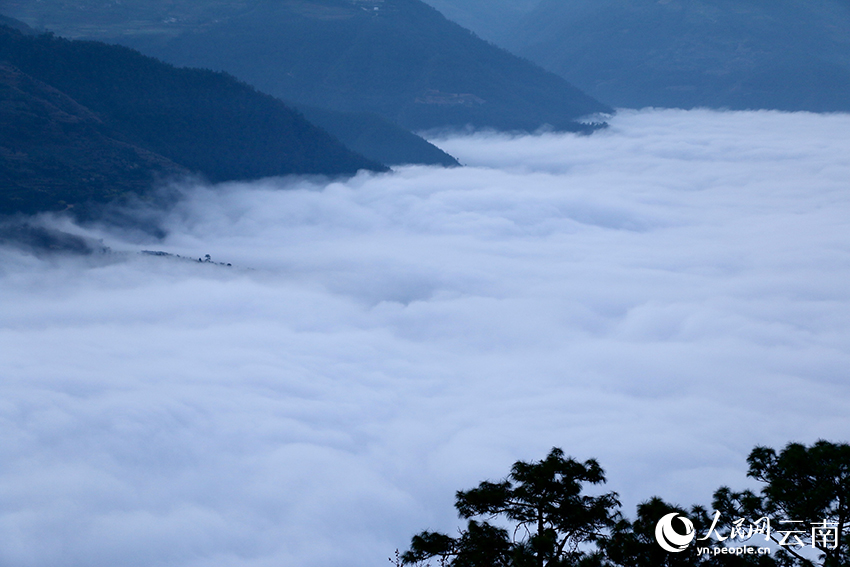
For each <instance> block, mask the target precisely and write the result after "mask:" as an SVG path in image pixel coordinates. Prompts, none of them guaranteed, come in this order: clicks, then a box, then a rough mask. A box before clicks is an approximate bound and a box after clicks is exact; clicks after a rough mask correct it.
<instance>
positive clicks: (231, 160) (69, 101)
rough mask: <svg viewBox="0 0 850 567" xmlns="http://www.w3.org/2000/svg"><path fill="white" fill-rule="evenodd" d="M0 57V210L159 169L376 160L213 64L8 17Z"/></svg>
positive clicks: (105, 194)
mask: <svg viewBox="0 0 850 567" xmlns="http://www.w3.org/2000/svg"><path fill="white" fill-rule="evenodd" d="M0 62H2V63H3V67H2V74H0V94H2V98H0V103H2V104H0V119H2V125H3V129H2V133H1V134H0V159H2V162H3V173H2V175H3V195H2V197H0V199H2V200H3V212H13V211H16V210H18V211H32V210H45V209H56V208H60V207H63V206H65V205H66V204H72V203H80V202H86V201H91V200H95V201H98V200H100V201H102V200H108V199H110V198H112V197H114V196H116V195H119V194H122V193H125V192H140V191H142V190H143V189H144V188H146V187H149V186H150V183H151V181H152V180H153V178H154V177H156V176H160V175H175V174H181V173H183V174H185V173H188V172H193V173H199V174H201V175H203V176H205V177H206V178H208V179H209V180H211V181H226V180H236V179H254V178H259V177H267V176H274V175H285V174H325V175H341V174H353V173H355V172H356V171H357V170H359V169H371V170H375V171H382V170H385V169H386V168H385V167H384V166H383V165H381V164H378V163H376V162H373V161H370V160H367V159H366V158H364V157H362V156H360V155H358V154H355V153H353V152H351V151H350V150H349V149H347V148H346V147H345V146H343V144H342V143H341V142H339V141H338V140H336V139H335V138H333V137H331V136H330V135H329V134H327V133H326V132H325V131H324V130H321V129H320V128H317V127H316V126H313V125H312V124H310V123H309V122H308V121H307V120H306V119H305V118H304V117H303V116H302V115H301V114H300V113H299V112H297V111H294V110H292V109H290V108H289V107H287V106H286V105H284V104H283V103H282V102H280V101H279V100H277V99H275V98H273V97H271V96H268V95H264V94H261V93H258V92H257V91H255V90H254V89H253V88H252V87H250V86H248V85H245V84H243V83H240V82H238V81H237V80H235V79H234V78H232V77H230V76H228V75H225V74H223V73H216V72H213V71H204V70H195V69H177V68H175V67H173V66H171V65H167V64H165V63H162V62H160V61H157V60H155V59H153V58H150V57H146V56H143V55H141V54H139V53H137V52H135V51H133V50H131V49H128V48H126V47H120V46H114V45H107V44H104V43H99V42H90V41H70V40H66V39H60V38H56V37H52V36H49V35H38V36H33V35H24V34H23V33H21V32H20V31H18V30H15V29H12V28H9V27H6V26H0Z"/></svg>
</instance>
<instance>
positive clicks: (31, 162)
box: [0, 64, 189, 214]
mask: <svg viewBox="0 0 850 567" xmlns="http://www.w3.org/2000/svg"><path fill="white" fill-rule="evenodd" d="M0 101H2V103H0V131H2V136H0V163H2V167H0V186H2V191H1V192H0V213H7V214H8V213H15V212H24V213H34V212H37V211H43V210H55V209H62V208H65V207H67V206H68V205H71V204H74V203H81V202H88V201H105V200H109V199H114V198H117V197H120V196H121V195H123V194H126V193H128V192H129V193H144V192H145V191H146V190H147V189H148V188H149V187H150V186H151V184H152V183H153V181H154V179H155V178H156V177H157V176H176V175H185V174H188V173H189V171H188V170H187V169H185V168H183V167H180V166H179V165H177V164H176V163H174V162H172V161H170V160H168V159H166V158H164V157H162V156H160V155H157V154H155V153H153V152H150V151H147V150H144V149H142V148H140V147H138V146H135V145H133V144H128V143H126V142H121V141H118V140H116V139H115V138H114V137H111V132H110V131H109V129H108V128H106V127H105V126H104V124H103V122H102V121H101V120H100V119H99V118H98V117H97V116H96V115H95V114H94V113H93V112H91V111H90V110H89V109H87V108H85V107H83V106H80V105H79V104H77V103H76V102H74V101H73V100H72V99H71V98H69V97H68V96H66V95H64V94H63V93H61V92H59V91H57V90H56V89H54V88H53V87H50V86H49V85H46V84H45V83H43V82H41V81H38V80H36V79H33V78H32V77H30V76H29V75H26V74H25V73H22V72H21V71H20V70H18V69H16V68H15V67H12V66H11V65H6V64H0Z"/></svg>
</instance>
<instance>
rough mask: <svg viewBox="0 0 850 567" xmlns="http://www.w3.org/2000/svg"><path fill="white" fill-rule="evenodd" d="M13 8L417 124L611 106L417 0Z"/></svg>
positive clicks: (61, 29)
mask: <svg viewBox="0 0 850 567" xmlns="http://www.w3.org/2000/svg"><path fill="white" fill-rule="evenodd" d="M95 5H99V6H101V8H100V9H99V10H98V9H96V6H95ZM16 14H20V16H19V17H21V18H22V19H24V20H25V21H27V22H29V23H30V24H34V25H43V26H45V27H47V28H49V29H51V30H54V31H56V32H57V33H59V34H63V35H68V36H75V37H92V38H98V39H107V40H109V41H115V42H119V43H122V44H125V45H129V46H131V47H134V48H137V49H140V50H141V51H143V52H144V53H147V54H151V55H154V56H157V57H159V58H161V59H163V60H166V61H169V62H171V63H174V64H179V65H190V66H195V67H205V68H212V69H219V70H224V71H227V72H229V73H232V74H233V75H235V76H237V77H239V78H240V79H242V80H245V81H247V82H249V83H250V84H252V85H254V86H256V87H257V88H259V89H260V90H262V91H264V92H268V93H270V94H273V95H274V96H277V97H280V98H281V99H284V100H288V101H292V102H293V103H296V104H302V105H310V106H314V107H324V108H328V109H333V110H337V111H355V112H372V113H375V114H379V115H381V116H383V117H385V118H387V119H388V120H390V121H392V122H395V123H398V124H400V125H402V126H404V127H406V128H409V129H413V130H422V129H431V128H444V127H463V126H465V125H472V126H475V127H481V128H484V127H490V128H496V129H503V130H535V129H537V128H539V127H540V126H542V125H545V124H548V125H550V126H553V127H555V128H559V129H565V130H582V129H586V128H587V127H586V126H583V125H582V124H579V123H577V122H576V120H577V119H578V118H580V117H582V116H585V115H589V114H594V113H601V112H610V111H611V109H610V107H608V106H606V105H605V104H602V103H600V102H598V101H597V100H595V99H593V98H591V97H589V96H587V95H586V94H584V93H582V92H581V91H579V90H578V89H576V88H575V87H573V86H572V85H570V84H569V83H568V82H567V81H565V80H564V79H563V78H561V77H558V76H556V75H554V74H552V73H548V72H546V71H544V70H542V69H540V68H538V67H536V66H534V65H532V64H530V63H528V62H527V61H524V60H522V59H520V58H518V57H515V56H513V55H511V54H509V53H507V52H505V51H504V50H501V49H499V48H497V47H495V46H493V45H491V44H488V43H487V42H485V41H483V40H481V39H480V38H478V37H477V36H475V35H474V34H472V33H470V32H469V31H468V30H465V29H463V28H461V27H460V26H458V25H457V24H454V23H452V22H449V21H448V20H446V19H445V18H444V17H443V16H442V15H441V14H440V13H439V12H437V11H436V10H435V9H433V8H432V7H430V6H428V5H426V4H424V3H423V2H420V1H419V0H236V1H234V2H231V3H203V2H200V3H199V2H193V1H191V0H169V1H165V0H150V1H149V2H144V1H142V0H123V1H122V2H121V3H120V5H119V4H117V3H111V4H107V5H106V6H104V4H103V3H102V2H94V1H93V0H76V1H64V2H60V1H59V0H43V1H41V2H38V3H30V4H28V5H26V6H23V7H21V6H19V9H18V10H17V11H15V12H14V13H12V15H16Z"/></svg>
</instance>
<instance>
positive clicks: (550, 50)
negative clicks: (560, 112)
mask: <svg viewBox="0 0 850 567" xmlns="http://www.w3.org/2000/svg"><path fill="white" fill-rule="evenodd" d="M443 1H451V0H443ZM497 41H498V42H499V43H500V44H501V45H504V46H505V47H507V48H508V49H511V50H513V51H514V52H516V53H518V54H520V55H523V56H525V57H528V58H529V59H531V60H533V61H535V62H537V63H539V64H540V65H542V66H544V67H545V68H547V69H550V70H552V71H555V72H557V73H559V74H561V75H563V76H564V77H569V79H570V80H571V81H573V82H574V83H575V84H576V85H578V86H579V87H581V88H582V89H584V90H586V91H587V92H588V93H590V94H592V95H593V96H596V97H599V98H600V99H602V100H605V101H606V102H609V103H612V104H614V105H615V106H623V107H644V106H662V107H683V108H691V107H696V106H708V107H728V108H732V109H747V108H771V109H780V110H809V111H817V112H821V111H847V110H850V2H848V1H847V0H687V1H686V0H541V1H540V2H539V4H538V6H537V7H536V8H535V9H534V10H533V11H531V12H530V13H529V14H528V15H526V16H525V17H523V18H521V19H519V21H518V22H516V23H515V24H514V25H513V27H510V28H509V29H508V30H507V31H502V32H500V33H499V37H498V39H497Z"/></svg>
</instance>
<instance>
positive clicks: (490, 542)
mask: <svg viewBox="0 0 850 567" xmlns="http://www.w3.org/2000/svg"><path fill="white" fill-rule="evenodd" d="M604 482H605V474H604V471H603V470H602V467H600V466H599V463H597V462H596V461H595V460H593V459H590V460H587V461H585V462H583V463H582V462H579V461H576V460H575V459H573V458H565V457H564V452H563V451H562V450H561V449H558V448H553V449H552V450H551V451H550V452H549V455H547V456H546V458H545V459H543V460H542V461H538V462H525V461H517V462H516V463H514V465H513V467H512V468H511V473H510V474H509V475H508V477H507V478H505V479H504V480H502V481H500V482H489V481H485V482H482V483H480V484H479V485H478V487H476V488H473V489H471V490H466V491H459V492H458V493H457V494H456V502H455V507H456V508H457V510H458V514H459V515H460V517H461V518H464V519H466V520H469V522H468V525H467V528H466V529H465V530H463V531H461V533H460V536H459V537H457V538H453V537H450V536H448V535H445V534H440V533H435V532H427V531H426V532H422V533H421V534H419V535H417V536H414V537H413V539H412V540H411V546H410V550H409V551H408V552H406V553H405V554H404V555H403V556H402V560H403V562H404V563H405V564H415V563H419V562H423V561H425V560H427V559H430V558H432V557H438V558H440V559H441V561H442V562H443V563H445V564H447V565H450V566H452V567H467V566H468V567H472V566H484V565H487V566H491V565H492V566H498V565H505V566H508V565H510V566H519V565H523V566H525V565H528V566H538V567H556V566H565V565H576V564H578V563H580V562H587V561H590V560H592V558H593V557H594V554H593V553H591V552H589V551H587V550H586V549H585V548H583V547H582V545H583V544H590V543H593V542H596V541H597V540H599V539H600V538H601V537H603V535H604V533H605V530H606V529H608V528H610V527H611V526H613V525H614V524H615V522H616V520H617V517H618V512H617V508H619V506H620V503H619V501H618V500H617V494H616V493H614V492H607V493H604V494H601V495H599V496H590V495H587V494H584V487H585V485H588V484H589V485H598V484H603V483H604ZM475 518H483V519H484V521H483V522H479V521H478V520H476V519H475ZM495 519H499V520H500V521H501V522H504V523H505V524H506V525H508V526H509V527H510V529H505V528H503V527H497V526H493V525H491V524H490V523H488V521H492V520H495Z"/></svg>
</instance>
